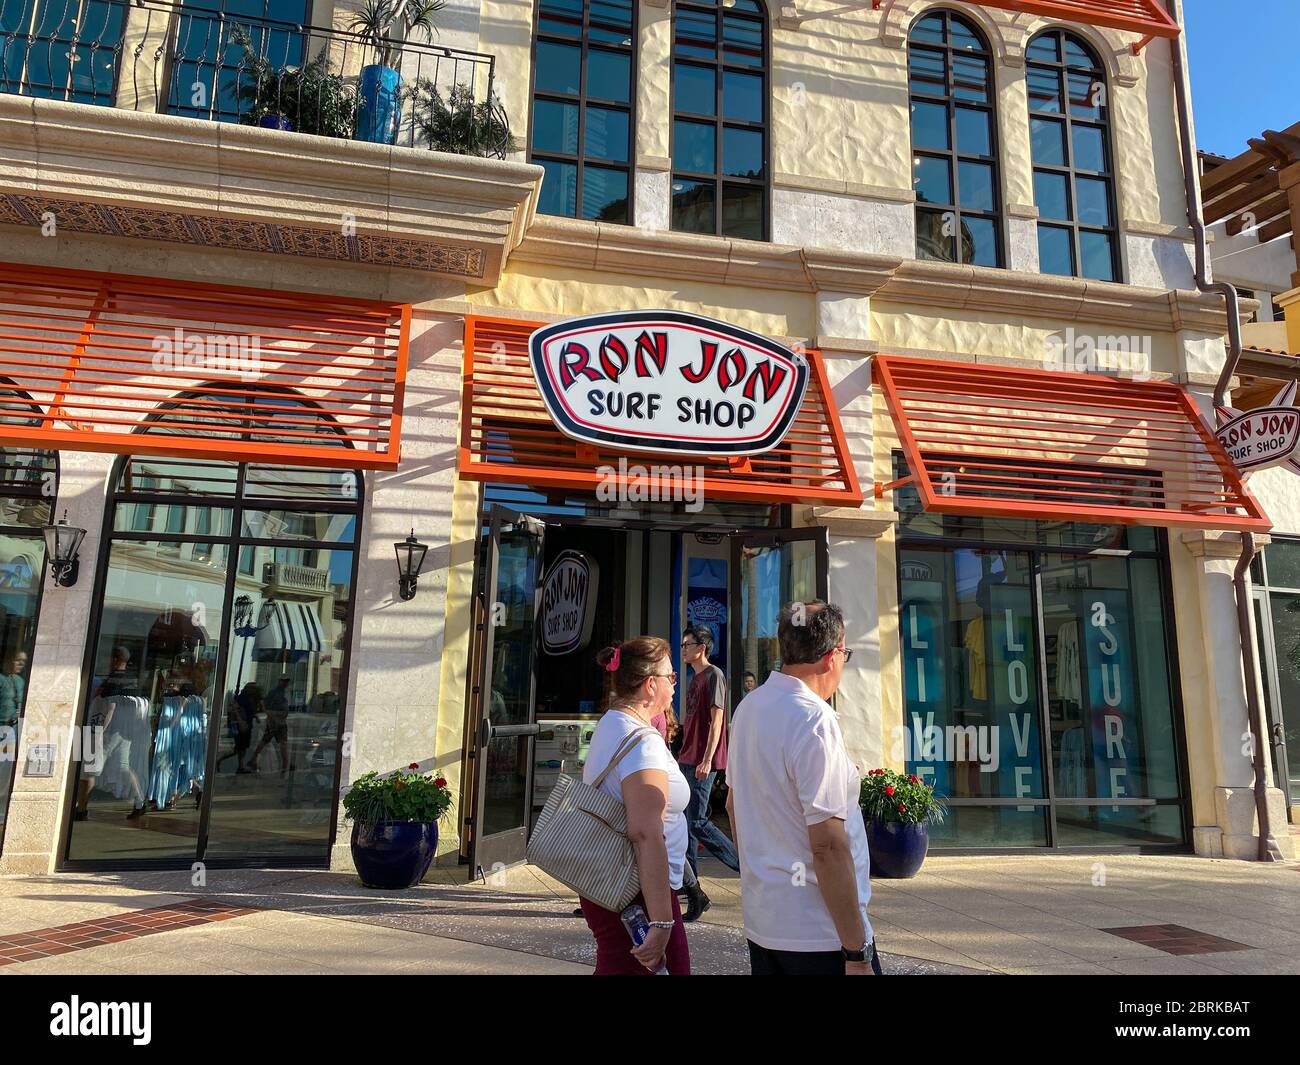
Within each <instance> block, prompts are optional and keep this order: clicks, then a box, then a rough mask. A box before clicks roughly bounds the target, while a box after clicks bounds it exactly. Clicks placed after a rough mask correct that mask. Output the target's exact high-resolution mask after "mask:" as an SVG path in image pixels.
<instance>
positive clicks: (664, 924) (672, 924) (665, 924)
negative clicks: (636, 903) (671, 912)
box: [647, 921, 677, 928]
mask: <svg viewBox="0 0 1300 1065" xmlns="http://www.w3.org/2000/svg"><path fill="white" fill-rule="evenodd" d="M647 923H648V924H649V925H650V927H651V928H676V927H677V922H676V921H649V922H647Z"/></svg>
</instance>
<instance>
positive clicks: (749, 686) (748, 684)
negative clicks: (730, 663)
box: [741, 670, 758, 695]
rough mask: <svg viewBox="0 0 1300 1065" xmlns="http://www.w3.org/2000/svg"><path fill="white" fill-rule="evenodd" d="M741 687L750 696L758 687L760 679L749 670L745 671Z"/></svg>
mask: <svg viewBox="0 0 1300 1065" xmlns="http://www.w3.org/2000/svg"><path fill="white" fill-rule="evenodd" d="M741 687H742V688H743V690H744V693H745V694H746V695H748V694H749V693H750V692H752V691H753V690H754V689H755V688H757V687H758V678H757V677H756V676H754V674H752V673H751V672H749V670H745V676H744V677H743V678H742V681H741Z"/></svg>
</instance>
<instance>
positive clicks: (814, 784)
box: [727, 599, 879, 976]
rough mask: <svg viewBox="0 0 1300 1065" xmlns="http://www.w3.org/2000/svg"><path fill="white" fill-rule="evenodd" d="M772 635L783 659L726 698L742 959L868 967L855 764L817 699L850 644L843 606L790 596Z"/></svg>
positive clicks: (775, 965) (777, 971)
mask: <svg viewBox="0 0 1300 1065" xmlns="http://www.w3.org/2000/svg"><path fill="white" fill-rule="evenodd" d="M777 639H778V641H779V642H780V645H781V660H782V662H783V663H784V665H783V666H782V667H781V671H780V672H779V673H772V674H770V675H769V676H768V678H767V680H765V681H764V682H763V683H762V685H760V686H759V687H758V688H757V689H755V691H754V692H753V693H752V694H750V695H747V696H746V697H745V698H744V699H743V700H741V703H740V705H739V706H738V707H736V715H735V732H734V735H733V736H732V745H731V752H730V754H731V761H730V764H729V768H728V771H727V782H728V784H729V785H730V791H729V793H728V795H727V812H728V813H729V814H730V816H731V826H732V831H734V832H735V833H736V846H737V848H738V850H739V852H740V902H741V909H742V911H743V913H744V923H745V938H746V939H747V940H748V941H749V960H750V971H751V972H753V974H754V975H755V976H773V975H776V976H780V975H788V976H800V975H809V976H813V975H826V976H830V975H854V976H856V975H865V976H870V975H871V974H872V971H873V970H875V971H876V972H879V962H878V960H877V958H876V953H875V943H874V937H873V935H872V931H871V923H870V921H868V920H867V902H868V900H869V899H870V898H871V862H870V856H869V854H868V851H867V834H866V830H865V828H864V827H863V824H862V813H861V810H860V809H859V807H858V797H859V794H860V791H861V786H862V780H861V773H860V771H859V770H858V767H857V766H855V765H854V764H853V763H852V762H851V761H850V760H849V756H848V754H847V752H846V751H845V749H844V738H843V736H842V735H841V733H840V724H839V719H838V717H837V715H836V713H835V711H834V710H832V709H831V707H830V703H829V702H828V700H829V699H830V697H831V696H832V695H834V694H835V690H836V688H838V687H839V684H840V677H841V676H842V675H843V673H844V665H845V663H846V662H848V660H849V658H850V657H851V656H852V654H853V652H852V651H850V650H849V649H848V648H847V647H845V645H844V615H843V613H842V612H841V611H840V608H839V607H837V606H834V605H833V604H830V603H825V602H823V601H822V600H820V599H818V600H814V601H812V602H809V603H793V604H791V605H790V606H787V607H786V608H785V609H783V610H782V611H781V617H780V621H779V623H778V626H777Z"/></svg>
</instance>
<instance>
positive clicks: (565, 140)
mask: <svg viewBox="0 0 1300 1065" xmlns="http://www.w3.org/2000/svg"><path fill="white" fill-rule="evenodd" d="M635 93H636V9H635V7H634V6H633V4H632V0H586V2H584V0H540V2H539V4H538V7H537V31H536V35H535V37H534V45H533V99H532V104H533V106H532V120H531V121H530V122H529V127H528V130H529V132H528V148H529V159H530V160H531V161H532V162H534V163H537V164H539V165H540V166H541V167H542V169H543V170H545V171H546V174H545V177H544V178H543V179H542V194H541V199H540V200H539V202H538V207H537V209H538V210H539V211H541V212H542V213H543V214H555V215H565V216H567V217H569V218H588V219H593V220H595V221H598V222H619V223H622V224H625V225H630V224H631V222H632V217H633V216H632V165H633V159H634V154H633V153H634V147H635V136H636V122H635V115H636V104H635Z"/></svg>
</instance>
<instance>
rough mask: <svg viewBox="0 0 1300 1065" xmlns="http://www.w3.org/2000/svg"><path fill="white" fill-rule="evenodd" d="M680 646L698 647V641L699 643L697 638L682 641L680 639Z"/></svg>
mask: <svg viewBox="0 0 1300 1065" xmlns="http://www.w3.org/2000/svg"><path fill="white" fill-rule="evenodd" d="M682 646H683V647H699V646H700V643H699V641H698V640H683V641H682Z"/></svg>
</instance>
